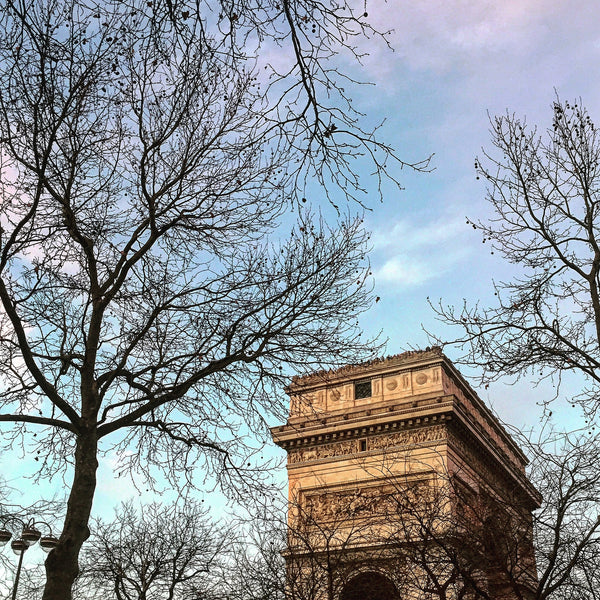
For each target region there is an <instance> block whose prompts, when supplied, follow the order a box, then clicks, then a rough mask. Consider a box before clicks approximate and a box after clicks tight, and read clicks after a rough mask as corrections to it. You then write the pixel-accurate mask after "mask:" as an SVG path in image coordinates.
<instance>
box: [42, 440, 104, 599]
mask: <svg viewBox="0 0 600 600" xmlns="http://www.w3.org/2000/svg"><path fill="white" fill-rule="evenodd" d="M97 449H98V439H97V436H96V431H92V432H91V433H89V432H88V433H85V434H83V435H80V436H78V438H77V446H76V449H75V472H74V474H73V485H72V487H71V493H70V495H69V501H68V503H67V514H66V516H65V523H64V528H63V532H62V535H61V536H60V539H59V543H58V546H57V547H56V548H55V549H54V550H52V552H50V554H49V555H48V558H47V559H46V587H45V588H44V595H43V600H71V591H72V588H73V583H74V581H75V578H76V577H77V575H78V574H79V562H78V557H79V552H80V550H81V546H82V545H83V542H85V540H87V538H88V537H89V535H90V530H89V527H88V521H89V518H90V513H91V511H92V501H93V499H94V491H95V489H96V470H97V468H98V458H97Z"/></svg>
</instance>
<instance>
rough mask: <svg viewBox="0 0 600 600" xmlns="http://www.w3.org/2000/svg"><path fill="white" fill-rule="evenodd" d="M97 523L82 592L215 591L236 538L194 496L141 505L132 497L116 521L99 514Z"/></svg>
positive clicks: (141, 598) (146, 595)
mask: <svg viewBox="0 0 600 600" xmlns="http://www.w3.org/2000/svg"><path fill="white" fill-rule="evenodd" d="M93 529H94V532H93V535H92V536H91V538H90V541H89V543H88V544H87V545H86V547H85V549H84V553H83V568H82V574H81V576H80V578H79V579H78V581H77V590H78V593H77V594H76V595H78V596H80V597H81V598H91V597H98V598H115V599H116V600H157V599H161V600H184V599H186V598H190V599H191V598H194V599H198V598H211V597H215V595H216V594H217V592H218V586H219V582H220V581H221V580H222V579H223V575H222V569H223V567H224V565H225V562H226V556H227V553H228V552H229V551H230V547H231V545H232V543H233V539H232V536H231V533H232V532H231V531H227V530H226V529H225V528H224V527H222V526H221V525H220V524H218V523H214V522H213V521H211V519H210V518H209V517H208V511H207V510H206V509H201V508H200V507H199V506H198V504H197V503H195V502H193V501H191V500H188V501H186V502H185V503H182V505H181V506H178V505H177V504H174V505H170V506H164V505H161V504H158V503H153V504H148V505H144V506H142V507H141V508H139V509H136V508H134V506H133V504H132V503H131V502H129V503H127V504H123V505H122V506H121V507H120V508H119V509H118V510H116V511H115V518H114V520H113V521H111V522H109V523H107V522H103V521H101V520H98V521H96V522H95V523H94V528H93ZM215 588H217V589H215Z"/></svg>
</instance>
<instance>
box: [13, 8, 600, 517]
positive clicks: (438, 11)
mask: <svg viewBox="0 0 600 600" xmlns="http://www.w3.org/2000/svg"><path fill="white" fill-rule="evenodd" d="M367 10H368V12H369V19H370V20H371V22H372V23H373V25H374V26H375V27H376V28H379V29H387V28H390V29H393V30H394V31H393V33H391V34H390V42H391V44H392V46H393V47H394V49H395V51H394V52H391V51H390V50H389V49H387V48H386V47H385V46H384V44H382V43H380V42H377V41H376V40H370V41H366V42H363V43H362V45H361V49H363V50H366V51H368V52H369V56H367V57H365V59H364V61H363V63H364V64H363V67H362V68H360V69H357V68H356V67H354V69H355V72H356V74H357V77H358V78H360V79H362V80H364V81H372V82H374V83H375V84H376V87H371V86H369V87H365V88H361V89H360V90H358V91H357V92H356V93H354V94H352V96H353V97H354V98H355V104H356V105H357V107H358V108H359V109H360V110H362V111H364V112H366V113H367V114H368V115H370V118H371V119H372V120H373V122H376V121H378V120H380V119H381V118H382V117H386V119H387V121H386V123H385V125H384V127H383V129H382V132H381V133H382V137H383V138H384V139H385V140H386V141H388V142H390V143H392V144H393V145H394V146H395V147H396V149H397V151H398V154H399V156H401V157H402V158H403V159H405V160H407V161H413V160H418V159H422V158H425V157H426V156H428V155H430V154H435V156H434V159H433V163H432V164H433V166H434V167H435V170H434V171H433V172H432V173H429V174H417V173H412V172H410V171H408V170H403V171H401V172H398V173H397V174H396V175H397V176H398V177H399V178H400V179H401V181H402V183H403V185H404V188H405V189H404V191H401V192H400V191H398V190H397V189H396V188H394V187H393V186H391V185H389V186H386V188H385V201H384V202H383V203H379V202H378V201H377V200H375V196H376V194H375V189H374V188H373V186H374V182H372V181H371V179H369V176H368V173H367V172H365V174H364V180H363V183H364V185H365V186H367V187H368V188H370V189H371V190H372V196H373V199H374V200H373V202H372V203H371V207H372V210H371V211H370V212H369V213H368V214H367V217H366V222H367V225H368V227H369V228H370V229H371V230H372V232H373V238H372V239H373V252H372V255H371V262H372V266H373V271H374V276H375V294H376V295H377V296H380V297H381V301H380V302H379V303H377V304H376V305H374V306H373V308H372V310H371V311H369V312H368V313H366V314H365V315H364V316H363V318H362V321H361V323H362V326H363V327H364V329H365V332H366V333H367V334H369V335H374V334H376V333H377V332H379V331H381V332H382V335H383V337H385V338H389V342H388V346H387V351H388V353H389V354H394V353H397V352H400V351H403V350H406V349H408V348H410V347H423V346H426V345H428V340H427V337H426V335H425V333H424V332H423V327H425V328H426V329H429V330H431V331H437V332H440V333H441V334H442V335H444V334H445V333H446V332H445V331H444V330H443V329H442V326H441V325H440V324H438V323H437V322H436V321H435V319H434V315H433V313H432V311H431V310H430V309H429V307H428V305H427V302H426V298H427V297H428V296H429V297H431V298H432V299H434V300H436V299H442V300H443V301H445V302H446V303H450V304H460V303H461V302H462V299H463V298H466V299H467V300H469V301H471V302H476V301H478V300H481V301H482V302H484V303H485V302H487V301H491V299H492V295H493V293H492V291H491V282H492V279H493V278H496V279H500V278H502V277H503V276H506V275H507V274H508V270H507V268H506V266H505V265H503V264H502V263H501V262H500V260H499V259H498V258H497V257H495V256H490V254H489V249H488V248H483V247H482V244H481V238H480V236H479V235H478V233H477V232H475V231H473V229H472V228H470V227H468V226H467V225H466V224H465V216H468V217H469V218H472V219H477V218H478V217H484V216H485V214H486V210H487V207H486V205H485V202H484V195H485V190H484V187H483V185H482V184H481V182H479V181H476V179H475V173H474V168H473V163H474V158H475V156H476V155H477V154H478V153H479V151H480V148H481V147H482V146H485V145H486V144H488V139H489V135H488V111H489V113H490V114H496V113H501V112H505V111H506V110H509V111H510V112H515V113H516V114H518V115H526V116H527V119H528V121H529V122H530V123H538V124H539V125H540V127H541V128H542V129H543V128H544V127H545V126H546V125H547V124H549V122H550V119H551V110H550V107H551V104H552V101H553V99H554V97H555V90H556V91H557V92H558V93H559V94H560V97H561V98H563V99H565V100H570V99H573V98H578V97H581V98H582V100H583V102H584V104H585V105H586V106H587V107H588V109H589V112H590V114H591V116H592V118H594V117H595V118H596V119H597V120H598V121H600V80H599V78H598V77H597V65H598V64H600V60H599V59H600V33H599V32H598V27H597V23H598V18H599V17H600V7H599V6H598V4H597V3H596V2H595V1H593V0H589V1H579V2H577V1H575V2H569V3H566V2H562V1H558V0H510V1H506V0H505V1H502V0H501V1H495V2H491V1H487V0H478V1H474V0H471V1H466V0H463V1H461V0H435V1H433V0H432V1H413V2H397V1H396V2H394V1H389V2H384V1H383V0H375V1H374V2H370V3H369V4H368V5H367ZM447 335H448V336H449V337H451V335H452V333H451V332H447ZM448 354H449V356H450V357H451V358H452V356H453V354H452V351H451V350H449V351H448ZM577 383H578V382H577V381H575V382H573V385H574V386H575V387H576V386H577ZM530 387H531V386H530V384H529V382H527V381H521V382H517V384H516V385H514V386H506V385H502V384H498V385H495V386H491V387H490V389H489V390H487V391H485V392H482V393H481V396H482V397H483V399H484V400H486V401H487V402H488V404H490V405H491V406H492V407H493V408H494V410H496V411H497V413H498V414H499V415H500V416H501V417H502V418H504V419H506V420H507V421H509V422H512V423H514V424H516V425H519V426H525V427H531V426H535V424H536V423H537V422H538V420H539V415H540V410H539V409H538V408H537V407H536V406H535V404H534V403H533V402H532V399H534V400H535V399H538V400H540V399H543V398H544V397H546V396H548V395H549V394H550V393H551V390H549V389H547V388H544V387H543V386H542V387H541V388H539V389H536V390H533V391H531V389H530ZM560 411H561V409H560V408H559V411H558V412H559V413H560ZM563 414H564V415H565V419H568V420H570V421H572V422H575V417H576V415H575V414H574V413H573V412H570V411H569V410H568V409H566V408H565V409H563ZM5 468H6V467H5ZM100 480H101V483H100V486H99V494H98V498H97V502H96V507H97V509H99V508H102V509H103V510H104V511H107V509H108V507H110V506H111V504H115V503H117V502H118V501H119V500H120V499H123V498H124V497H127V496H128V495H130V494H132V493H133V494H135V495H137V492H135V491H134V490H133V489H132V486H131V484H129V483H128V482H125V481H122V480H117V479H113V478H112V477H111V469H110V463H109V464H106V465H104V466H103V467H102V468H101V474H100ZM56 484H57V489H59V488H61V487H62V482H61V481H57V482H56ZM107 512H108V511H107Z"/></svg>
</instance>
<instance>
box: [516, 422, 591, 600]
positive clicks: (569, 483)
mask: <svg viewBox="0 0 600 600" xmlns="http://www.w3.org/2000/svg"><path fill="white" fill-rule="evenodd" d="M513 436H515V437H516V438H517V439H518V440H519V443H520V445H521V446H522V447H523V448H524V449H525V450H526V452H527V454H528V455H529V457H530V459H531V464H530V469H529V470H530V478H531V480H532V482H533V484H534V485H535V486H536V488H537V489H538V490H539V491H540V493H541V494H542V497H543V503H542V506H541V508H540V509H539V510H538V511H536V513H535V514H534V522H533V527H534V534H535V547H536V563H537V571H538V585H537V590H536V595H535V598H536V599H540V600H547V599H548V600H550V599H556V600H563V599H565V600H566V599H567V598H576V599H583V598H586V599H589V600H597V599H598V598H600V592H599V591H600V580H599V579H598V577H599V574H600V508H599V507H598V498H599V497H600V438H599V436H598V435H595V436H593V437H591V438H590V437H589V436H588V435H585V434H582V433H581V432H579V433H577V432H576V433H570V434H564V433H559V432H556V431H552V430H551V429H550V427H548V428H546V429H544V430H543V431H542V433H541V434H540V435H539V440H538V441H533V440H531V439H528V438H527V436H525V435H523V434H522V433H519V432H517V431H514V432H513Z"/></svg>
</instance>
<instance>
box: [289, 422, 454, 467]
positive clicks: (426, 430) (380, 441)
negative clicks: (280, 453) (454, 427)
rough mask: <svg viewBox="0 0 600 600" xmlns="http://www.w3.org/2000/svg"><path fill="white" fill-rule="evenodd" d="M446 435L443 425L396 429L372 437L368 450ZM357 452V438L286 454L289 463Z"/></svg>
mask: <svg viewBox="0 0 600 600" xmlns="http://www.w3.org/2000/svg"><path fill="white" fill-rule="evenodd" d="M445 437H446V428H445V426H444V425H433V426H431V427H423V428H421V429H415V430H412V431H398V432H396V433H388V434H386V435H383V436H376V437H372V438H370V439H369V441H368V448H369V450H378V449H386V448H393V447H397V446H410V445H413V444H421V443H424V442H432V441H435V440H443V439H445ZM357 452H359V442H358V440H345V441H343V442H336V443H333V444H322V445H321V446H312V447H310V448H300V449H298V450H291V451H290V453H289V455H288V461H289V462H290V463H299V462H306V461H310V460H317V459H320V458H331V457H333V456H344V455H348V454H354V453H357Z"/></svg>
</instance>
